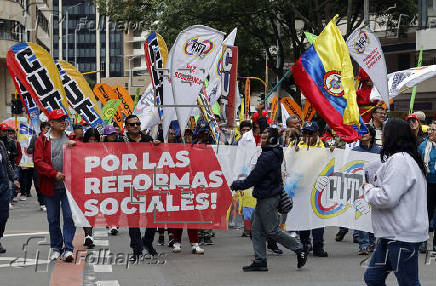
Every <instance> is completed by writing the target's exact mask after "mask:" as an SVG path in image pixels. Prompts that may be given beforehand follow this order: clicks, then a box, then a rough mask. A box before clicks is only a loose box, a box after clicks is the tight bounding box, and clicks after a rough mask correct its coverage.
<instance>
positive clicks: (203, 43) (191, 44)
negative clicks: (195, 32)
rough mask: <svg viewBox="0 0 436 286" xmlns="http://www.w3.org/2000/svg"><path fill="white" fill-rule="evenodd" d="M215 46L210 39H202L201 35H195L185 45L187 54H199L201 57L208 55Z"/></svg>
mask: <svg viewBox="0 0 436 286" xmlns="http://www.w3.org/2000/svg"><path fill="white" fill-rule="evenodd" d="M213 48H214V44H213V42H212V41H210V40H209V39H204V40H200V37H193V38H191V39H189V40H187V41H186V43H185V44H184V45H183V49H184V51H185V54H186V55H188V56H198V57H199V58H201V57H204V56H206V55H208V54H209V53H210V52H211V51H212V50H213Z"/></svg>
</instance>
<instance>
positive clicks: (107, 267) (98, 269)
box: [93, 264, 112, 273]
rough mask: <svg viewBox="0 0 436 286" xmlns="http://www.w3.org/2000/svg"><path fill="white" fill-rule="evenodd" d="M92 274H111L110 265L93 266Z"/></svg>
mask: <svg viewBox="0 0 436 286" xmlns="http://www.w3.org/2000/svg"><path fill="white" fill-rule="evenodd" d="M93 268H94V272H96V273H97V272H112V265H97V264H94V265H93Z"/></svg>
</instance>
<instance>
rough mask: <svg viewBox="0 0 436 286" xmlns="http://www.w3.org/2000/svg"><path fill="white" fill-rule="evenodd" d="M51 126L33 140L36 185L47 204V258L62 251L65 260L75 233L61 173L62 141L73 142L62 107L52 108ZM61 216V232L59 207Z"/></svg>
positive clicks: (69, 252)
mask: <svg viewBox="0 0 436 286" xmlns="http://www.w3.org/2000/svg"><path fill="white" fill-rule="evenodd" d="M48 119H49V122H50V130H49V131H47V132H46V133H43V134H41V135H40V136H39V137H38V138H37V139H36V142H35V151H34V162H35V167H36V169H37V171H38V176H39V188H40V191H41V193H42V195H43V198H44V202H45V206H46V208H47V220H48V225H49V233H50V247H51V255H50V260H57V259H58V258H59V257H60V256H61V253H62V252H63V257H64V260H65V261H66V262H72V261H73V260H74V256H73V250H74V246H73V238H74V234H75V233H76V227H75V226H74V222H73V217H72V213H71V209H70V205H69V203H68V199H67V194H66V190H65V185H64V180H65V174H64V173H63V165H64V152H63V147H64V146H65V145H68V146H72V145H74V144H75V141H71V140H69V138H68V136H67V134H66V133H65V130H66V128H67V125H68V123H67V115H66V114H65V112H64V111H62V110H61V109H55V110H53V111H52V112H50V114H49V116H48ZM61 209H62V217H63V223H64V226H63V234H62V232H61V228H60V210H61Z"/></svg>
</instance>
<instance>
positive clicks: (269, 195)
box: [230, 128, 307, 272]
mask: <svg viewBox="0 0 436 286" xmlns="http://www.w3.org/2000/svg"><path fill="white" fill-rule="evenodd" d="M278 143H279V132H278V130H277V129H276V128H267V129H265V130H264V131H263V132H262V134H261V146H262V153H261V155H260V156H259V158H258V159H257V163H256V166H255V167H254V169H253V170H252V171H251V173H250V174H249V175H248V177H247V178H246V179H245V180H237V181H234V182H233V183H232V185H231V186H230V188H231V189H232V190H245V189H248V188H250V187H253V186H254V190H253V196H254V197H255V198H256V199H257V204H256V208H255V210H254V213H253V217H252V230H251V233H252V243H253V249H254V255H255V260H254V261H253V263H252V264H251V265H249V266H244V267H243V268H242V270H243V271H244V272H246V271H268V267H267V261H266V239H267V237H268V238H272V239H274V240H275V241H277V242H279V243H280V244H282V245H283V246H284V247H286V248H288V249H291V250H293V251H295V253H296V254H297V261H298V264H297V267H298V268H301V267H303V266H304V264H305V263H306V260H307V255H306V253H305V252H304V251H303V245H302V244H301V243H300V242H299V241H298V240H296V239H295V238H294V237H292V236H291V235H290V234H289V233H287V232H285V231H283V230H282V229H281V228H280V227H279V220H278V211H277V209H278V206H279V202H280V194H281V193H282V191H283V180H282V174H281V166H282V162H283V149H282V147H280V146H279V145H278Z"/></svg>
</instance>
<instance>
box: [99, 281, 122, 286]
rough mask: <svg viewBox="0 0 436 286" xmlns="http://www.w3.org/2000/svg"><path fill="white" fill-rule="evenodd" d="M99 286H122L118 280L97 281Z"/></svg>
mask: <svg viewBox="0 0 436 286" xmlns="http://www.w3.org/2000/svg"><path fill="white" fill-rule="evenodd" d="M96 284H97V286H120V283H118V280H107V281H97V283H96Z"/></svg>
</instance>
